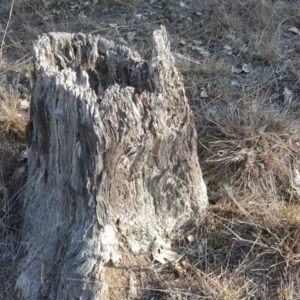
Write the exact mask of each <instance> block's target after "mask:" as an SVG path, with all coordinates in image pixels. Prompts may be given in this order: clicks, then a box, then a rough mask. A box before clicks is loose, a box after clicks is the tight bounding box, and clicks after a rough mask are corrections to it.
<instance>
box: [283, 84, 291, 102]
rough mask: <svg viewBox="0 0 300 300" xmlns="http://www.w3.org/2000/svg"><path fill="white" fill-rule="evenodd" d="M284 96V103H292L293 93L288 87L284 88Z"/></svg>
mask: <svg viewBox="0 0 300 300" xmlns="http://www.w3.org/2000/svg"><path fill="white" fill-rule="evenodd" d="M283 98H284V102H283V103H284V105H288V104H291V102H292V98H293V93H292V91H290V90H289V89H288V88H287V87H285V88H284V92H283Z"/></svg>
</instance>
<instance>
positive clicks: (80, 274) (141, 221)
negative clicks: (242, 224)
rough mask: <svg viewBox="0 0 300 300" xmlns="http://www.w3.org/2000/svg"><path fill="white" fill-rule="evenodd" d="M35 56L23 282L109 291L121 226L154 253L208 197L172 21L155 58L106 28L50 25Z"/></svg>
mask: <svg viewBox="0 0 300 300" xmlns="http://www.w3.org/2000/svg"><path fill="white" fill-rule="evenodd" d="M34 64H35V76H36V78H35V82H34V87H33V91H32V101H31V107H30V122H29V124H28V128H27V146H28V161H29V171H28V172H29V175H28V176H29V177H28V183H27V186H26V189H25V191H24V193H23V198H24V212H23V214H24V223H23V228H22V239H23V241H24V244H25V245H26V253H25V256H24V259H23V261H22V265H21V267H20V268H21V274H20V277H19V279H18V282H17V285H16V287H17V288H18V289H19V290H20V293H21V294H22V295H23V296H24V297H27V298H26V299H28V298H29V299H105V298H106V296H107V286H106V284H105V282H104V280H103V275H102V272H101V271H102V267H103V264H105V263H107V262H109V261H111V262H113V263H116V262H118V260H119V255H118V245H119V243H120V238H119V237H120V235H122V236H123V237H124V236H125V237H126V239H127V243H128V244H129V246H130V248H131V250H132V251H133V252H138V251H140V250H147V248H148V246H149V244H150V242H151V241H152V240H153V239H154V238H155V237H162V238H164V237H166V236H172V231H173V230H174V229H176V228H179V227H180V226H182V225H183V224H184V223H185V222H187V221H188V220H189V218H190V217H191V215H192V214H194V213H195V212H198V213H200V214H201V213H202V212H203V211H204V210H205V207H206V205H207V196H206V187H205V184H204V182H203V179H202V175H201V170H200V166H199V163H198V159H197V154H196V132H195V129H194V125H193V122H192V120H191V112H190V109H189V107H188V103H187V99H186V97H185V91H184V87H183V84H182V80H181V78H180V76H179V74H178V72H177V70H176V68H175V67H174V60H173V57H172V55H171V53H170V47H169V42H168V39H167V35H166V31H165V29H164V28H163V27H162V28H161V29H160V30H157V31H155V32H154V47H153V54H152V59H151V60H150V62H149V63H147V62H145V61H143V60H142V59H141V58H140V56H139V54H138V53H135V52H131V51H130V49H128V48H125V47H121V46H116V45H114V44H113V43H112V42H110V41H107V40H105V39H103V38H102V37H100V36H91V35H84V34H67V33H49V34H45V35H43V36H42V37H40V39H39V40H38V41H37V42H36V43H35V44H34ZM21 294H20V295H21ZM20 297H21V296H20Z"/></svg>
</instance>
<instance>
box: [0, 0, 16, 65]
mask: <svg viewBox="0 0 300 300" xmlns="http://www.w3.org/2000/svg"><path fill="white" fill-rule="evenodd" d="M14 3H15V0H12V2H11V6H10V11H9V17H8V21H7V24H6V26H5V30H4V34H3V38H2V41H1V48H0V67H1V66H2V55H3V47H4V40H5V36H6V33H7V30H8V27H9V23H10V20H11V16H12V12H13V7H14Z"/></svg>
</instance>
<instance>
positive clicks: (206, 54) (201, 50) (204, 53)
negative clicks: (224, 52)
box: [192, 46, 210, 57]
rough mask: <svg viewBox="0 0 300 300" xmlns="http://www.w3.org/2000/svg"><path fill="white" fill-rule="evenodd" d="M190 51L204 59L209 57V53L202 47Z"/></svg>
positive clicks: (194, 47) (195, 47)
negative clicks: (195, 52)
mask: <svg viewBox="0 0 300 300" xmlns="http://www.w3.org/2000/svg"><path fill="white" fill-rule="evenodd" d="M192 50H194V51H197V52H199V53H200V54H201V55H203V56H204V57H207V56H209V55H210V54H209V52H208V51H207V50H205V49H204V47H198V46H193V47H192Z"/></svg>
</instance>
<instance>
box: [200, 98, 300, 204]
mask: <svg viewBox="0 0 300 300" xmlns="http://www.w3.org/2000/svg"><path fill="white" fill-rule="evenodd" d="M198 118H199V120H202V122H199V123H198V127H199V155H200V159H201V161H202V169H203V171H204V174H205V178H206V181H207V183H208V184H209V186H210V189H211V191H212V192H216V191H217V190H218V189H220V188H223V187H224V185H231V186H232V187H234V188H235V189H236V192H237V193H243V195H245V194H248V195H251V196H252V197H253V198H255V199H265V200H267V201H276V199H277V200H278V201H281V200H282V199H285V200H287V201H290V200H292V199H293V196H295V197H296V199H298V197H299V195H298V194H294V193H293V188H292V186H293V182H294V175H293V170H294V169H295V168H298V164H299V160H300V157H299V150H300V140H299V133H300V122H299V120H298V119H297V118H296V117H295V116H294V115H293V114H292V113H291V112H290V111H288V110H284V109H282V108H279V107H277V106H276V105H270V104H268V103H267V101H265V100H259V99H253V100H251V99H250V100H249V99H241V100H240V101H238V102H237V103H228V102H226V101H225V102H222V101H219V102H211V103H202V109H201V111H199V115H198Z"/></svg>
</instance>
